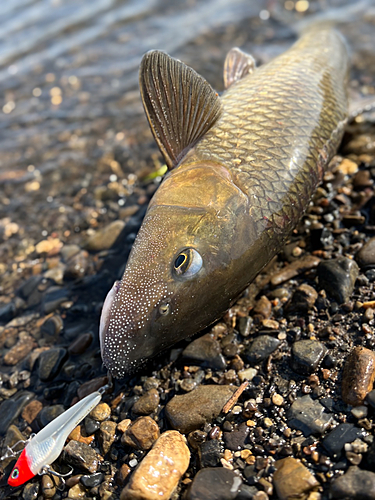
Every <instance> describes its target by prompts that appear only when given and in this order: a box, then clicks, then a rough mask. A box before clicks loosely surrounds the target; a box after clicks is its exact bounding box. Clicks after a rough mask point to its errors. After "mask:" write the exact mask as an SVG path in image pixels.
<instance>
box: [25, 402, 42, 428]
mask: <svg viewBox="0 0 375 500" xmlns="http://www.w3.org/2000/svg"><path fill="white" fill-rule="evenodd" d="M42 408H43V404H42V403H41V402H40V401H38V400H36V399H34V401H30V403H29V404H28V405H26V406H25V408H24V409H23V410H22V414H21V416H22V418H23V419H24V420H26V422H27V423H28V424H31V422H32V421H33V420H34V419H35V417H36V416H37V415H38V413H39V412H40V410H41V409H42Z"/></svg>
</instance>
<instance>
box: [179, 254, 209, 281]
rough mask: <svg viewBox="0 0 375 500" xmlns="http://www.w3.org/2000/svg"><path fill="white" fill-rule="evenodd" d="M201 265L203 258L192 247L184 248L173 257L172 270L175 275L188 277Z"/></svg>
mask: <svg viewBox="0 0 375 500" xmlns="http://www.w3.org/2000/svg"><path fill="white" fill-rule="evenodd" d="M202 265H203V260H202V257H201V255H200V253H199V252H197V250H195V249H194V248H185V249H184V250H182V251H181V252H180V253H179V254H178V255H177V257H176V258H175V261H174V263H173V271H174V273H175V274H176V275H177V276H181V277H183V278H190V277H191V276H194V275H195V274H197V272H198V271H200V269H201V268H202Z"/></svg>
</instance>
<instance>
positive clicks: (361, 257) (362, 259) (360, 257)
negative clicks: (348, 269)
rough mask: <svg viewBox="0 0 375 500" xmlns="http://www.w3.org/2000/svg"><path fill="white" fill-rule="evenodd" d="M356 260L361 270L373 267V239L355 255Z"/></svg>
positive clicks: (374, 251) (374, 244) (374, 243)
mask: <svg viewBox="0 0 375 500" xmlns="http://www.w3.org/2000/svg"><path fill="white" fill-rule="evenodd" d="M356 259H357V262H358V264H359V265H360V266H361V268H362V269H363V268H367V267H374V266H375V237H373V238H371V239H369V240H368V241H367V242H366V243H365V244H364V245H363V247H362V248H361V250H360V251H359V252H358V253H357V255H356Z"/></svg>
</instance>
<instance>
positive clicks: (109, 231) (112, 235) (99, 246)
mask: <svg viewBox="0 0 375 500" xmlns="http://www.w3.org/2000/svg"><path fill="white" fill-rule="evenodd" d="M124 227H125V222H124V221H123V220H115V221H113V222H110V223H109V224H108V226H105V227H103V228H101V229H98V230H97V231H96V232H95V233H94V234H93V235H91V236H89V238H88V239H87V240H86V243H85V248H86V249H87V250H90V251H92V252H98V251H100V250H108V249H109V248H111V247H112V245H113V244H114V242H115V241H116V240H117V238H118V236H119V235H120V233H121V231H122V230H123V229H124Z"/></svg>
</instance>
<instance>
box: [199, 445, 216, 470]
mask: <svg viewBox="0 0 375 500" xmlns="http://www.w3.org/2000/svg"><path fill="white" fill-rule="evenodd" d="M198 450H199V461H200V465H201V467H202V468H203V467H217V466H218V465H220V458H221V445H220V442H219V441H218V440H217V439H211V440H210V441H204V442H203V443H201V445H200V446H199V449H198Z"/></svg>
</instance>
